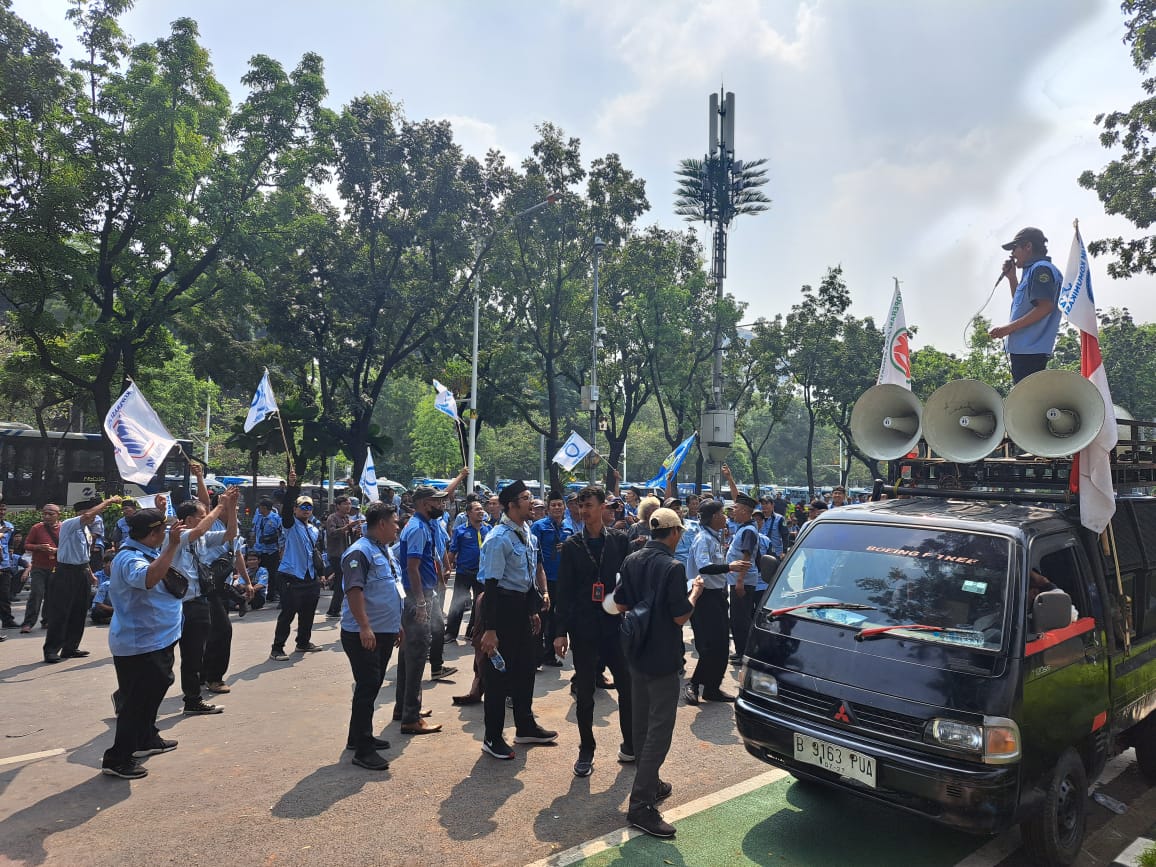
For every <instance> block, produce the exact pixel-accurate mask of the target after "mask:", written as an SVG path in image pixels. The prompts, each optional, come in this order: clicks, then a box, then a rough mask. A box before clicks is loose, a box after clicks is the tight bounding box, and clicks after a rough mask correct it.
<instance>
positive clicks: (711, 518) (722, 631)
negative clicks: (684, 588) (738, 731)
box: [683, 500, 746, 705]
mask: <svg viewBox="0 0 1156 867" xmlns="http://www.w3.org/2000/svg"><path fill="white" fill-rule="evenodd" d="M700 516H701V519H700V521H699V526H700V529H699V533H698V535H697V536H696V537H695V540H694V544H693V545H692V546H691V549H690V554H689V556H688V558H687V563H688V566H687V570H686V574H687V576H688V577H689V580H690V581H691V582H693V581H694V579H695V578H697V577H701V578H702V586H703V590H702V595H701V596H700V597H699V599H698V603H697V604H696V605H695V607H694V613H693V614H691V616H690V626H691V629H692V630H694V649H695V650H697V651H698V665H697V666H695V669H694V675H692V676H691V678H690V680H689V681H688V682H687V684H686V687H685V688H684V690H683V694H684V697H685V699H686V703H687V704H690V705H697V704H698V703H699V690H700V689H701V690H703V696H702V697H703V698H705V699H706V700H707V701H721V702H731V701H734V696H732V695H728V694H727V693H724V692H723V690H722V681H723V677H724V675H725V674H726V670H727V650H728V648H729V647H730V637H729V630H728V627H729V623H728V617H727V575H728V569H729V568H730V567H729V566H728V564H727V558H726V554H725V553H724V548H723V544H722V533H723V528H724V527H725V526H726V515H725V514H723V506H722V503H720V502H719V501H717V500H710V501H708V502H707V503H706V504H705V505H704V506H703V507H702V509H701V511H700ZM735 568H737V569H738V570H740V571H744V572H745V571H746V569H745V566H744V564H743V563H741V562H740V563H738V564H737V565H736V567H735Z"/></svg>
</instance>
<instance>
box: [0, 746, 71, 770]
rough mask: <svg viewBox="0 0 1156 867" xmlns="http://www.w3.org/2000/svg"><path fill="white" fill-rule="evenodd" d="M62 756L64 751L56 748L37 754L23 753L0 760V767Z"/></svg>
mask: <svg viewBox="0 0 1156 867" xmlns="http://www.w3.org/2000/svg"><path fill="white" fill-rule="evenodd" d="M62 755H64V750H63V749H62V748H61V747H57V748H56V749H54V750H44V751H43V752H39V753H25V754H24V755H22V756H9V757H8V758H6V759H0V766H3V765H18V764H20V763H21V762H34V761H36V760H37V759H50V758H52V757H53V756H62Z"/></svg>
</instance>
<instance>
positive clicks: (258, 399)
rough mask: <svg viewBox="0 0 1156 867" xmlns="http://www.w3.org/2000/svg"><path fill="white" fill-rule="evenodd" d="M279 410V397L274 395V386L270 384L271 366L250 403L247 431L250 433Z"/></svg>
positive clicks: (246, 420) (246, 417)
mask: <svg viewBox="0 0 1156 867" xmlns="http://www.w3.org/2000/svg"><path fill="white" fill-rule="evenodd" d="M275 412H277V398H275V397H274V396H273V386H272V385H270V384H269V368H267V367H266V368H265V375H264V376H262V377H261V381H260V382H259V383H258V384H257V391H256V393H254V395H253V400H252V401H251V402H250V403H249V414H248V415H247V416H245V433H248V432H249V431H251V430H252V429H253V428H255V427H256V426H257V425H259V424H260V423H261V422H263V421H264V420H265V419H267V418H268V417H269V416H270V415H272V414H273V413H275Z"/></svg>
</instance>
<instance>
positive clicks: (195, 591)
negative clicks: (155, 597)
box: [162, 530, 225, 602]
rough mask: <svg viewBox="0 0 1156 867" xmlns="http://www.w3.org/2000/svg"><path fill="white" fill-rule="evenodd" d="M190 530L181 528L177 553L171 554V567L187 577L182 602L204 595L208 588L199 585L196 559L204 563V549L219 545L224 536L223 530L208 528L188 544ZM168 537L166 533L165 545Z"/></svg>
mask: <svg viewBox="0 0 1156 867" xmlns="http://www.w3.org/2000/svg"><path fill="white" fill-rule="evenodd" d="M191 532H193V531H192V530H183V531H182V532H181V540H180V541H179V542H178V543H177V553H176V554H174V555H173V568H174V569H176V570H177V571H178V572H180V573H181V574H182V575H184V576H185V577H186V578H188V579H189V589H188V590H186V591H185V595H184V598H183V599H182V600H181V601H183V602H187V601H188V600H190V599H196V598H197V597H198V596H204V595H205V592H206V591H207V590H208V589H209V588H208V587H201V579H200V575H199V574H198V572H197V560H198V559H199V560H200V561H201V562H202V563H204V562H205V559H204V552H205V549H206V548H208V547H209V546H215V545H220V544H221V543H222V541H223V540H224V538H225V531H224V530H210V531H209V532H207V533H205V535H203V536H201V538H199V539H197V541H195V542H193V543H192V544H191V545H190V544H189V534H190V533H191ZM168 539H169V537H168V536H167V535H166V536H165V547H167V546H168ZM162 550H163V548H162Z"/></svg>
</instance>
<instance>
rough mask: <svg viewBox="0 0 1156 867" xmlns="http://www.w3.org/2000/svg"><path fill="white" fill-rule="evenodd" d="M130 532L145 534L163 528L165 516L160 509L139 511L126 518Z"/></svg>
mask: <svg viewBox="0 0 1156 867" xmlns="http://www.w3.org/2000/svg"><path fill="white" fill-rule="evenodd" d="M125 523H127V524H128V529H129V532H130V533H132V532H135V533H138V534H139V533H143V532H147V531H148V530H153V529H156V528H157V527H161V526H163V525H164V523H165V514H164V512H162V511H161V510H160V509H137V510H136V511H135V512H134V513H133V514H131V515H129V516H128V517H127V518H125Z"/></svg>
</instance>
